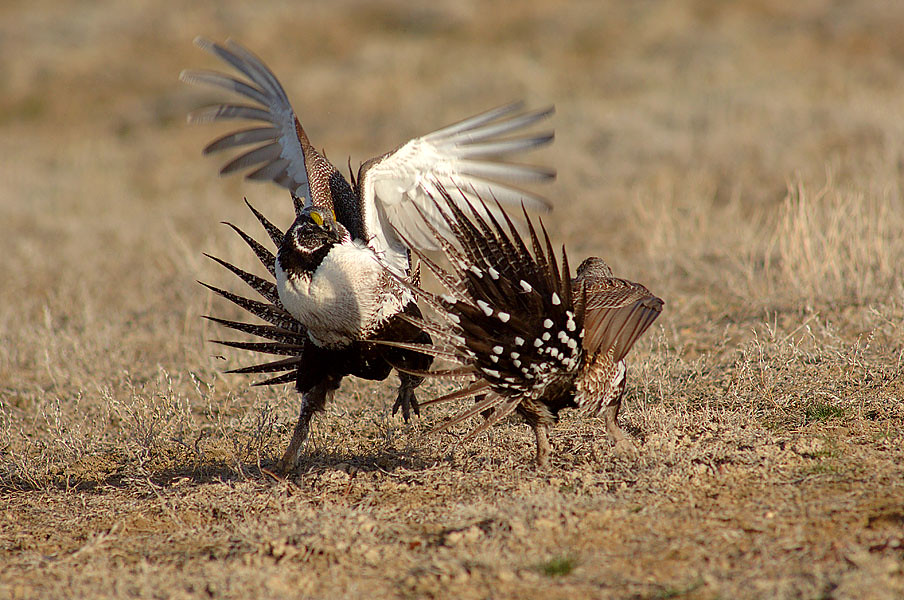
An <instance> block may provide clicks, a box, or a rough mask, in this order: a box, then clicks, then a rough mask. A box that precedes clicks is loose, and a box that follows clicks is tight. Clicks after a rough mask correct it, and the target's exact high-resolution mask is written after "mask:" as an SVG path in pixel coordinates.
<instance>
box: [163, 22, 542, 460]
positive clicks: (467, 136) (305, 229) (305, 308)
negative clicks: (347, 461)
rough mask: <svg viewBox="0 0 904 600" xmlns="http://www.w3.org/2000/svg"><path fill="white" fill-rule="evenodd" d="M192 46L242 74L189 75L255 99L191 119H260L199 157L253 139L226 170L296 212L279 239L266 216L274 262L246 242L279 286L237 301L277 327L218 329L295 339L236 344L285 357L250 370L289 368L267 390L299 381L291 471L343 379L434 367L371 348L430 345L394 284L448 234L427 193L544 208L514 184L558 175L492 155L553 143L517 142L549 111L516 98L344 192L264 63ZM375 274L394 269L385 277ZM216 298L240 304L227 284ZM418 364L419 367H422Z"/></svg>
mask: <svg viewBox="0 0 904 600" xmlns="http://www.w3.org/2000/svg"><path fill="white" fill-rule="evenodd" d="M196 44H197V45H198V46H199V47H201V48H202V49H204V50H207V51H209V52H210V53H212V54H214V55H216V56H218V57H219V58H221V59H222V60H224V61H225V62H226V63H228V64H230V65H231V66H232V67H234V68H235V69H236V70H237V71H239V72H240V73H241V74H242V75H244V76H245V78H241V79H235V78H233V77H230V76H227V75H224V74H221V73H216V72H207V71H184V72H183V73H182V74H181V76H180V77H181V79H182V80H183V81H186V82H189V83H201V84H207V85H211V86H214V87H219V88H224V89H226V90H229V91H233V92H236V93H238V94H240V95H242V96H245V97H246V98H248V99H250V100H252V101H253V103H254V104H250V105H249V104H221V105H215V106H211V107H208V108H205V109H201V110H199V111H196V112H194V113H192V114H191V115H190V116H189V120H190V121H191V122H206V121H222V120H232V119H247V120H252V121H262V122H264V123H265V125H264V126H262V127H253V128H249V129H242V130H240V131H236V132H233V133H230V134H228V135H225V136H223V137H220V138H218V139H217V140H215V141H214V142H212V143H210V144H209V145H208V146H207V147H206V148H205V149H204V152H205V153H212V152H219V151H222V150H227V149H231V148H240V147H244V146H247V145H250V144H257V146H256V147H254V148H252V149H250V150H248V151H246V152H244V153H242V154H240V155H239V156H238V157H236V158H234V159H233V160H231V161H230V162H229V163H228V164H227V165H226V166H225V167H223V168H222V170H221V171H220V173H221V174H227V173H231V172H234V171H239V170H243V169H247V168H252V167H253V168H255V169H254V170H253V171H252V172H251V173H249V174H248V175H247V177H248V178H249V179H257V180H272V181H274V182H276V183H278V184H279V185H281V186H283V187H286V188H288V189H289V191H290V192H291V195H292V197H293V198H294V199H296V204H297V206H298V210H297V218H296V220H295V223H294V224H293V225H292V227H291V228H290V229H289V230H288V231H287V232H286V233H285V234H282V232H280V230H279V229H278V228H276V227H274V226H272V224H269V222H265V220H264V219H262V217H261V216H260V215H259V214H258V218H259V219H260V220H261V222H262V223H263V224H264V226H265V228H266V229H267V231H268V233H269V234H270V237H271V239H272V241H273V242H274V244H276V246H277V248H278V252H277V254H276V255H275V256H272V257H271V256H270V255H269V254H262V253H261V252H262V247H261V246H260V245H259V244H257V243H256V242H255V243H252V242H253V240H250V238H248V237H247V236H245V235H244V234H242V236H243V238H245V240H246V242H248V243H249V244H250V245H251V246H252V248H253V249H254V250H255V252H256V253H257V254H258V257H259V258H261V260H262V261H263V262H264V263H265V265H267V267H268V269H269V270H270V273H271V275H272V276H273V277H274V279H275V282H267V283H268V285H267V286H265V289H266V294H265V297H266V299H267V300H268V302H269V304H268V305H267V307H266V308H260V307H259V306H258V305H254V306H255V308H259V310H257V311H255V310H251V308H249V307H250V306H252V305H250V304H248V302H250V301H249V300H247V299H242V300H240V302H242V304H240V306H243V307H244V308H246V309H247V310H249V311H250V312H252V313H254V314H256V315H257V316H259V317H262V318H264V319H265V320H269V321H270V323H271V325H272V326H273V327H276V329H275V330H272V329H260V327H266V326H255V327H257V328H256V329H254V328H249V327H251V326H249V325H247V324H242V325H241V326H240V325H239V324H237V323H235V322H226V321H223V320H220V321H218V322H220V323H222V324H223V325H226V326H228V327H232V328H234V329H241V330H242V331H246V332H249V333H252V334H254V335H259V336H262V337H267V335H264V333H267V334H268V335H270V336H284V335H286V331H290V332H292V333H293V335H292V337H291V340H289V341H284V340H282V339H280V338H278V337H270V339H271V340H272V341H271V342H269V343H263V345H257V346H255V345H253V344H254V343H252V342H249V343H243V344H244V345H243V346H240V347H244V348H247V349H249V350H259V351H265V352H269V351H272V350H276V349H278V350H280V352H282V353H287V354H289V355H290V358H288V359H286V360H285V361H278V362H277V363H271V364H269V365H258V366H256V367H254V368H249V369H245V370H242V371H243V372H262V371H264V370H267V369H269V370H273V371H276V370H281V369H282V367H286V369H284V370H288V371H289V373H287V374H285V375H283V376H281V377H277V378H275V379H272V380H269V381H268V382H265V383H288V382H290V381H292V380H294V381H295V383H296V387H297V389H298V391H299V392H300V393H301V394H302V407H301V412H300V416H299V419H298V422H297V424H296V426H295V431H294V433H293V436H292V440H291V442H290V444H289V448H288V450H287V451H286V453H285V455H284V456H283V457H282V459H281V460H280V462H279V464H278V468H279V469H280V470H282V471H283V472H285V471H288V470H291V469H292V468H294V466H295V464H296V463H297V460H298V454H299V452H300V450H301V446H302V444H303V442H304V440H305V439H306V437H307V432H308V426H309V422H310V419H311V417H312V415H313V413H314V412H316V411H319V410H322V409H323V406H324V405H325V403H326V401H327V400H328V398H329V397H330V396H331V395H332V393H333V392H334V391H335V389H337V388H338V386H339V382H340V381H341V379H342V377H343V376H344V375H358V376H361V377H368V378H371V379H384V378H385V377H387V376H388V374H389V372H390V371H391V368H389V367H388V364H390V363H392V364H399V366H402V367H404V368H406V369H413V370H415V371H417V370H423V369H426V368H428V367H429V364H430V362H429V361H431V360H432V358H430V357H429V356H424V355H421V354H417V353H414V355H413V354H412V352H411V351H407V350H404V349H401V352H402V353H401V355H399V352H400V349H393V350H392V355H387V349H386V347H385V346H381V347H380V349H379V350H377V349H376V347H375V346H373V345H371V344H370V343H369V342H370V340H371V339H372V338H373V337H374V336H378V337H380V338H381V339H384V340H385V339H390V340H396V341H399V342H406V343H416V344H420V345H424V346H429V341H430V338H429V335H428V334H426V333H425V332H423V331H421V330H419V329H418V328H417V327H412V326H411V320H412V319H414V320H416V319H417V318H419V317H420V313H419V312H418V309H417V305H416V303H415V300H414V298H413V296H412V294H411V293H410V292H409V291H408V290H407V288H406V287H405V286H404V285H397V284H396V282H395V280H396V279H398V280H400V281H403V282H408V278H409V277H411V276H412V270H411V262H410V250H411V249H418V250H435V249H438V248H439V246H438V245H437V242H436V240H434V239H433V237H432V231H434V230H435V231H439V232H441V233H444V234H447V235H449V234H451V231H449V230H448V225H447V222H446V221H445V219H443V218H442V217H441V214H440V213H439V212H438V211H437V209H436V207H435V203H434V202H433V201H432V200H430V198H431V197H432V196H434V195H436V194H437V192H438V190H440V189H442V188H443V187H444V186H456V187H461V188H462V189H465V190H467V195H465V196H463V198H465V197H468V196H470V197H474V196H476V195H477V194H489V195H492V196H493V197H495V198H498V199H500V200H502V201H504V202H512V203H517V202H520V203H522V204H524V205H527V206H529V207H532V208H535V209H540V210H544V209H548V204H547V202H546V201H545V200H544V199H543V198H541V197H539V196H536V195H534V194H530V193H528V192H525V191H522V190H520V189H518V188H516V187H514V186H513V185H512V184H518V183H530V182H540V181H547V180H550V179H551V178H553V177H554V176H555V173H554V171H552V170H549V169H545V168H541V167H536V166H529V165H521V164H512V163H506V162H500V161H499V160H498V159H501V158H504V157H506V156H508V155H511V154H512V153H515V152H518V151H526V150H530V149H533V148H536V147H538V146H542V145H545V144H547V143H549V142H550V141H551V140H552V138H553V135H552V134H551V133H540V134H529V135H517V136H515V137H510V136H511V135H512V134H517V133H519V132H521V131H522V130H523V129H525V128H527V127H529V126H531V125H533V124H535V123H537V122H538V121H540V120H542V119H544V118H546V117H548V116H549V115H551V114H552V108H547V109H543V110H539V111H533V112H523V111H522V105H521V104H518V103H516V104H510V105H507V106H503V107H500V108H497V109H494V110H491V111H488V112H486V113H483V114H480V115H477V116H474V117H471V118H469V119H466V120H464V121H461V122H459V123H457V124H454V125H450V126H448V127H445V128H443V129H440V130H438V131H435V132H433V133H430V134H427V135H425V136H422V137H419V138H416V139H413V140H410V141H409V142H407V143H405V144H403V145H402V146H400V147H399V148H397V149H396V150H394V151H392V152H388V153H386V154H384V155H382V156H379V157H377V158H374V159H371V160H368V161H366V162H365V163H363V164H362V165H361V166H360V168H359V170H358V175H357V178H354V177H353V178H352V181H351V184H350V183H349V182H348V181H347V180H346V179H345V178H344V177H343V176H342V175H341V174H340V172H339V171H338V170H337V169H336V168H335V167H334V166H333V165H332V164H331V163H330V162H329V161H327V159H326V158H325V157H324V156H323V155H322V154H320V153H319V152H317V151H316V150H315V149H314V147H313V146H312V145H311V143H310V142H309V140H308V137H307V135H306V134H305V132H304V129H303V128H302V126H301V124H300V122H299V121H298V119H297V118H296V116H295V112H294V111H293V109H292V107H291V105H290V104H289V100H288V98H287V96H286V93H285V91H284V90H283V88H282V86H281V85H280V83H279V81H278V80H277V79H276V77H275V75H274V74H273V73H272V72H271V71H270V70H269V69H268V68H267V67H266V65H264V64H263V63H262V62H261V61H260V59H258V58H257V57H256V56H254V55H253V54H251V53H250V52H249V51H248V50H246V49H245V48H243V47H242V46H240V45H238V44H236V43H235V42H230V41H227V42H226V44H225V45H219V44H215V43H212V42H209V41H207V40H203V39H200V38H199V39H197V40H196ZM506 136H508V137H506ZM456 201H457V200H456ZM493 210H494V211H495V210H499V209H495V208H494V209H493ZM240 233H241V232H240ZM266 252H269V251H266ZM221 262H222V261H221ZM223 264H224V265H225V266H227V268H230V270H232V271H233V272H236V274H238V275H239V276H240V277H242V278H243V279H244V280H245V281H248V282H251V283H252V287H255V289H258V288H259V286H260V285H263V284H261V283H260V282H259V281H258V280H250V276H249V275H248V274H244V272H239V271H238V270H237V269H236V268H235V267H234V266H232V265H229V264H228V263H223ZM376 267H380V268H381V269H382V268H385V270H386V271H387V272H386V273H383V272H382V271H381V272H380V274H378V272H377V271H378V269H377V268H376ZM390 273H391V275H392V276H391V277H390V276H389V274H390ZM214 291H216V292H217V293H218V294H220V295H221V296H224V297H226V298H228V299H230V300H232V301H234V302H235V301H236V300H237V297H235V296H234V295H231V294H230V295H227V294H228V292H226V291H225V290H214ZM258 291H261V289H258ZM271 317H272V318H271ZM397 317H398V318H397ZM401 317H405V318H404V319H402V318H401ZM274 319H275V320H274ZM289 320H291V323H290V321H289ZM290 325H291V326H290ZM284 330H285V331H284ZM273 344H289V345H288V346H274V345H273ZM233 345H235V343H233ZM337 353H338V354H337ZM417 357H419V358H417ZM424 360H427V361H428V362H427V363H426V365H424V364H422V363H423V362H424ZM387 361H388V362H387ZM399 361H401V362H399ZM412 362H414V363H418V362H419V363H421V366H420V367H418V368H414V367H413V366H412V364H411V363H412ZM421 381H422V379H421V377H420V376H411V375H404V373H403V374H402V375H401V386H400V390H399V397H398V400H397V401H396V404H395V406H394V407H393V412H395V411H396V410H397V409H398V408H399V407H401V408H402V413H403V416H404V417H405V418H406V420H407V418H408V414H409V410H410V409H413V410H414V411H415V412H418V404H417V400H416V398H415V395H414V388H415V387H417V385H419V384H420V382H421Z"/></svg>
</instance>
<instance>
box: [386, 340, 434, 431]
mask: <svg viewBox="0 0 904 600" xmlns="http://www.w3.org/2000/svg"><path fill="white" fill-rule="evenodd" d="M412 341H413V342H414V343H418V344H432V343H433V340H432V339H431V337H430V334H428V333H427V332H426V331H420V332H419V333H418V335H417V336H416V337H415V338H414V339H413V340H412ZM386 357H387V358H388V359H389V362H390V364H392V365H394V366H397V367H401V368H402V369H410V370H412V371H426V370H428V369H429V368H430V365H431V364H433V357H432V356H430V355H427V354H422V353H420V352H413V351H410V350H400V349H398V348H388V349H387V350H386ZM398 373H399V395H398V397H397V398H396V401H395V404H393V405H392V414H396V413H397V412H398V411H399V409H400V408H401V409H402V418H403V419H405V422H406V423H407V422H408V419H409V418H410V417H411V411H414V414H416V415H417V416H421V407H420V405H419V404H418V402H417V396H415V394H414V390H415V389H417V387H418V386H419V385H421V383H423V381H424V378H423V377H421V376H420V375H413V374H412V373H405V372H404V371H399V372H398Z"/></svg>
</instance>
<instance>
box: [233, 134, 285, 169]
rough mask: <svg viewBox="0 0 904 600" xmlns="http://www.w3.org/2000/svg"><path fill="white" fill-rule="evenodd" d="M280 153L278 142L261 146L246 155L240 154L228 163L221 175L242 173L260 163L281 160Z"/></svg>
mask: <svg viewBox="0 0 904 600" xmlns="http://www.w3.org/2000/svg"><path fill="white" fill-rule="evenodd" d="M280 152H281V150H280V145H279V144H278V143H277V142H271V143H269V144H265V145H263V146H259V147H257V148H254V149H252V150H249V151H247V152H245V153H244V154H240V155H239V156H237V157H235V158H234V159H232V160H231V161H229V162H228V163H226V164H225V165H224V166H223V168H222V169H220V175H228V174H229V173H232V172H234V171H240V170H241V169H244V168H245V167H252V166H254V165H257V164H259V163H270V162H271V161H274V160H277V159H278V158H279V154H280Z"/></svg>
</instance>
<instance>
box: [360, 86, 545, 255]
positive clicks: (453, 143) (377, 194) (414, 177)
mask: <svg viewBox="0 0 904 600" xmlns="http://www.w3.org/2000/svg"><path fill="white" fill-rule="evenodd" d="M552 114H553V108H552V107H549V108H545V109H541V110H536V111H530V112H524V111H523V103H521V102H516V103H512V104H508V105H506V106H501V107H499V108H496V109H493V110H490V111H487V112H485V113H482V114H479V115H476V116H473V117H470V118H468V119H465V120H464V121H461V122H459V123H456V124H454V125H449V126H448V127H444V128H443V129H440V130H438V131H434V132H433V133H428V134H427V135H424V136H421V137H419V138H415V139H413V140H410V141H409V142H407V143H405V144H403V145H402V146H400V147H399V148H398V149H396V150H394V151H392V152H389V153H387V154H384V155H383V156H380V157H378V158H375V159H372V160H369V161H367V162H366V163H364V164H363V165H361V169H360V170H359V172H358V181H357V185H358V186H359V190H358V196H359V198H360V201H361V212H362V221H363V223H364V227H365V230H366V232H367V234H368V237H369V239H370V240H371V244H372V245H373V246H374V249H375V250H377V252H380V253H382V255H383V256H384V261H385V262H387V263H389V264H390V265H394V264H395V263H398V264H403V263H404V261H406V260H407V251H406V244H405V243H404V242H403V241H402V238H404V239H405V240H407V242H408V243H410V244H411V245H412V246H413V247H415V248H418V249H422V250H439V249H440V248H439V246H438V245H437V242H436V238H435V236H434V235H433V234H432V232H431V231H430V229H429V227H427V224H428V223H429V224H430V225H431V226H433V227H434V228H435V229H436V230H437V231H438V233H439V234H440V235H442V236H450V235H451V233H452V232H451V230H450V229H449V225H448V223H447V221H446V219H444V218H443V217H442V215H441V214H440V212H439V210H438V209H437V205H436V203H435V202H434V200H433V199H434V198H443V197H444V196H445V197H446V198H449V195H448V194H444V193H443V191H444V190H459V191H460V194H454V195H452V196H453V197H452V199H451V201H453V202H457V203H458V206H459V207H461V208H466V207H467V206H466V205H467V204H468V203H470V204H473V205H475V206H478V207H480V208H481V209H483V210H485V211H489V212H491V213H493V214H494V216H496V217H497V219H499V220H501V219H502V215H501V213H500V211H499V208H498V207H497V206H496V205H495V204H494V203H486V204H484V203H482V202H479V200H478V199H479V198H494V199H495V200H498V201H499V202H501V203H504V204H513V205H516V206H517V205H518V204H519V203H523V204H524V206H526V207H527V208H529V209H532V210H541V211H546V210H548V209H549V204H548V202H547V201H546V200H545V199H544V198H542V197H540V196H538V195H536V194H532V193H530V192H527V191H524V190H522V189H519V188H518V187H515V186H516V185H518V184H532V183H538V182H543V181H549V180H551V179H553V178H554V177H555V171H554V170H552V169H548V168H545V167H539V166H533V165H523V164H515V163H510V162H503V159H506V158H508V157H510V156H511V155H512V154H515V153H517V152H522V151H528V150H533V149H535V148H537V147H540V146H543V145H546V144H548V143H550V142H551V141H552V139H553V133H552V132H543V133H534V134H527V135H518V134H519V133H520V132H522V131H523V130H525V129H527V128H529V127H530V126H532V125H534V124H536V123H537V122H539V121H541V120H543V119H545V118H547V117H549V116H550V115H552ZM513 134H515V137H511V136H512V135H513Z"/></svg>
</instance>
